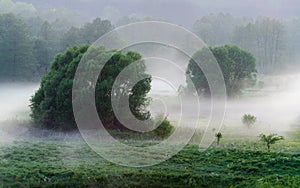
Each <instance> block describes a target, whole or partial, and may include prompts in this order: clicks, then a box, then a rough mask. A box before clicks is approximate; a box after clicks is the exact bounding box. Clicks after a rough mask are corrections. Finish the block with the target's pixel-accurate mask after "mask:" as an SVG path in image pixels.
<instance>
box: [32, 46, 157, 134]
mask: <svg viewBox="0 0 300 188" xmlns="http://www.w3.org/2000/svg"><path fill="white" fill-rule="evenodd" d="M87 49H88V46H82V47H72V48H68V49H67V50H66V51H65V52H64V53H62V54H58V55H57V56H56V57H55V60H54V62H53V63H52V65H51V68H50V70H49V72H48V73H47V74H46V75H45V76H44V77H43V79H42V81H41V86H40V88H39V89H38V91H37V92H36V93H35V95H34V96H33V97H32V99H31V105H30V107H31V110H32V114H31V116H32V119H33V121H34V123H35V124H36V125H39V126H41V127H45V128H50V129H58V130H69V129H76V123H75V120H74V116H73V110H72V86H73V79H74V75H75V71H76V69H77V66H78V64H79V62H80V60H81V58H82V57H83V54H84V53H85V52H86V51H87ZM111 53H114V54H113V56H112V57H111V58H110V60H109V61H108V62H107V63H106V64H105V65H104V66H103V64H101V63H99V62H102V61H101V59H103V58H104V57H107V56H108V55H110V54H111ZM91 54H92V55H91ZM89 58H91V60H90V61H88V62H86V63H87V66H88V67H92V66H103V69H102V71H101V73H100V75H99V78H98V81H97V83H96V84H95V85H96V88H95V91H96V93H95V101H96V106H97V111H98V114H99V117H100V119H101V120H102V122H103V123H104V126H105V127H106V128H109V129H125V128H124V127H123V126H122V125H121V123H120V122H118V120H117V118H116V117H115V114H114V112H113V109H112V104H111V96H112V95H116V94H117V92H123V93H122V94H121V95H127V96H129V101H130V110H131V111H132V113H133V114H134V115H135V116H136V117H137V118H139V119H147V118H149V117H150V114H149V112H148V111H147V110H145V108H144V107H146V106H147V104H148V102H149V101H148V99H147V97H146V94H147V93H148V92H149V91H150V88H151V77H150V76H149V75H147V74H146V73H145V70H146V67H145V64H144V63H143V61H141V55H140V54H138V53H136V52H127V53H126V54H123V53H121V52H115V51H106V50H105V49H104V48H103V47H97V48H91V49H90V51H89ZM93 59H94V60H93ZM95 60H96V61H95ZM133 62H138V66H137V67H136V69H135V70H136V71H137V72H140V73H142V74H144V75H145V76H147V78H146V79H142V80H141V81H139V82H138V83H137V84H135V85H134V87H133V88H132V89H130V90H127V92H124V88H125V87H127V86H130V85H131V83H129V82H130V80H126V82H125V83H123V84H122V85H120V86H121V87H123V88H121V89H120V90H114V91H113V90H112V89H113V84H114V82H115V80H116V78H117V76H118V75H119V74H120V73H121V71H122V70H123V69H124V68H125V67H127V66H128V65H130V64H131V63H133ZM84 79H87V80H85V81H87V82H89V76H87V77H84ZM92 85H94V84H92ZM81 89H82V91H81V90H80V91H76V92H84V91H85V89H84V88H81ZM86 105H88V104H86Z"/></svg>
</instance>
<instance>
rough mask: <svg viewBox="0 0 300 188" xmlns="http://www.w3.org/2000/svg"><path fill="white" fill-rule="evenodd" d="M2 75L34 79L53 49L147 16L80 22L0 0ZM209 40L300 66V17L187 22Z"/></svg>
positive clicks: (271, 66)
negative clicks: (112, 21)
mask: <svg viewBox="0 0 300 188" xmlns="http://www.w3.org/2000/svg"><path fill="white" fill-rule="evenodd" d="M0 13H1V14H0V80H1V81H38V80H39V79H40V78H41V77H42V76H43V75H44V74H45V73H46V72H47V70H48V69H49V67H50V64H51V62H52V61H53V60H54V57H55V55H56V54H58V53H61V52H63V51H65V49H66V48H68V47H71V46H75V45H82V44H87V45H89V44H92V43H93V42H94V41H95V40H97V39H98V38H99V37H101V36H102V35H103V34H105V33H106V32H109V31H111V30H112V29H114V28H115V27H117V26H119V25H124V24H128V23H132V22H136V21H142V20H151V19H152V18H145V19H140V18H136V17H123V18H122V19H120V20H119V21H118V22H117V23H116V24H114V25H113V24H112V23H111V21H109V20H103V19H101V18H96V19H94V20H92V21H91V22H87V23H85V24H78V20H77V19H79V18H78V15H76V14H75V13H74V14H73V13H72V12H65V11H64V10H51V11H50V10H49V12H47V11H37V10H36V8H35V7H34V6H33V5H31V4H26V3H14V2H12V1H11V0H0ZM190 29H191V31H193V32H194V33H195V34H197V35H198V36H199V37H200V38H201V39H202V40H204V42H206V43H207V44H208V45H209V46H220V45H224V44H235V45H237V46H239V47H241V48H243V49H245V50H248V51H249V52H251V53H252V54H253V55H254V57H255V58H256V63H257V68H258V71H259V73H261V74H274V73H278V72H281V71H285V70H288V69H295V67H300V66H299V65H300V62H299V55H298V54H299V53H298V51H300V18H291V19H275V18H269V17H257V18H256V19H253V18H246V17H236V16H233V15H231V14H224V13H219V14H209V15H207V16H204V17H202V18H200V19H199V20H197V21H196V22H195V23H194V24H193V26H192V27H191V28H190Z"/></svg>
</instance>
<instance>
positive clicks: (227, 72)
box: [186, 45, 256, 96]
mask: <svg viewBox="0 0 300 188" xmlns="http://www.w3.org/2000/svg"><path fill="white" fill-rule="evenodd" d="M209 50H210V51H209ZM209 50H208V49H207V48H203V49H202V50H199V51H198V52H196V53H195V54H194V55H193V57H192V59H191V60H190V63H189V65H188V68H187V71H186V74H187V76H188V77H189V78H190V79H187V88H188V90H189V88H191V87H192V85H194V86H195V88H196V90H197V92H198V93H199V94H203V95H209V94H210V89H209V84H208V82H207V79H206V77H205V75H204V73H203V71H202V70H201V69H200V67H199V66H198V65H197V63H196V61H197V62H202V63H204V64H205V63H210V62H209V61H210V59H207V58H205V57H210V56H207V53H212V54H213V55H214V57H215V58H216V60H217V62H218V64H219V66H220V68H221V70H222V72H223V76H224V80H225V84H226V90H227V95H228V96H234V95H236V94H238V93H239V92H240V91H241V89H242V88H243V87H244V86H245V85H244V83H245V81H246V80H248V81H250V82H253V81H254V80H255V76H254V73H255V72H256V68H255V58H254V57H253V56H252V54H251V53H249V52H247V51H244V50H242V49H240V48H239V47H237V46H229V45H225V46H220V47H210V48H209ZM206 61H207V62H206ZM208 74H214V73H213V72H211V73H208Z"/></svg>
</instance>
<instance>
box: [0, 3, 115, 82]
mask: <svg viewBox="0 0 300 188" xmlns="http://www.w3.org/2000/svg"><path fill="white" fill-rule="evenodd" d="M8 2H9V1H4V0H2V1H0V5H1V3H2V4H3V3H8ZM3 6H4V5H3ZM5 6H7V7H11V6H10V4H5ZM1 8H2V7H0V9H1ZM24 8H26V7H24ZM8 9H10V8H8ZM11 9H12V11H13V10H14V8H13V7H12V8H11ZM4 12H6V11H4ZM14 12H15V11H14ZM71 26H72V25H70V24H68V23H67V22H66V21H60V20H55V21H54V22H49V21H47V20H43V19H41V18H40V17H30V18H24V17H22V16H20V15H15V14H12V13H7V14H0V81H37V80H39V79H40V78H41V77H42V76H43V75H44V74H45V73H46V72H47V70H48V69H49V67H50V62H51V61H52V59H53V58H54V56H55V55H56V54H57V53H59V52H63V51H64V50H65V49H66V48H67V47H70V46H73V45H82V44H87V45H89V44H92V43H93V42H95V41H96V40H97V39H98V38H99V37H101V36H102V35H103V34H105V33H106V32H108V31H110V30H112V28H113V26H112V25H111V23H110V21H108V20H101V19H100V18H96V19H95V20H94V21H93V22H92V23H86V24H85V25H84V26H82V27H81V28H77V27H75V26H73V27H71ZM73 30H74V31H73Z"/></svg>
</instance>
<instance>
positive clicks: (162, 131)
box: [154, 115, 174, 138]
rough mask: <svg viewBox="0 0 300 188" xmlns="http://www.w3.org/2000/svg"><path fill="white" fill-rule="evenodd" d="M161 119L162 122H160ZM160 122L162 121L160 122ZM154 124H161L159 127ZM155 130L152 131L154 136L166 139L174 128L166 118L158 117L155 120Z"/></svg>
mask: <svg viewBox="0 0 300 188" xmlns="http://www.w3.org/2000/svg"><path fill="white" fill-rule="evenodd" d="M162 119H163V120H162ZM161 120H162V121H161ZM156 122H161V123H160V125H157V123H156ZM155 124H156V127H157V128H156V129H155V130H154V134H155V135H156V136H158V137H160V138H167V137H169V136H170V135H171V134H172V133H173V131H174V126H173V125H172V124H171V122H170V121H169V120H168V119H167V117H163V116H161V115H160V116H159V117H157V118H156V120H155Z"/></svg>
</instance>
